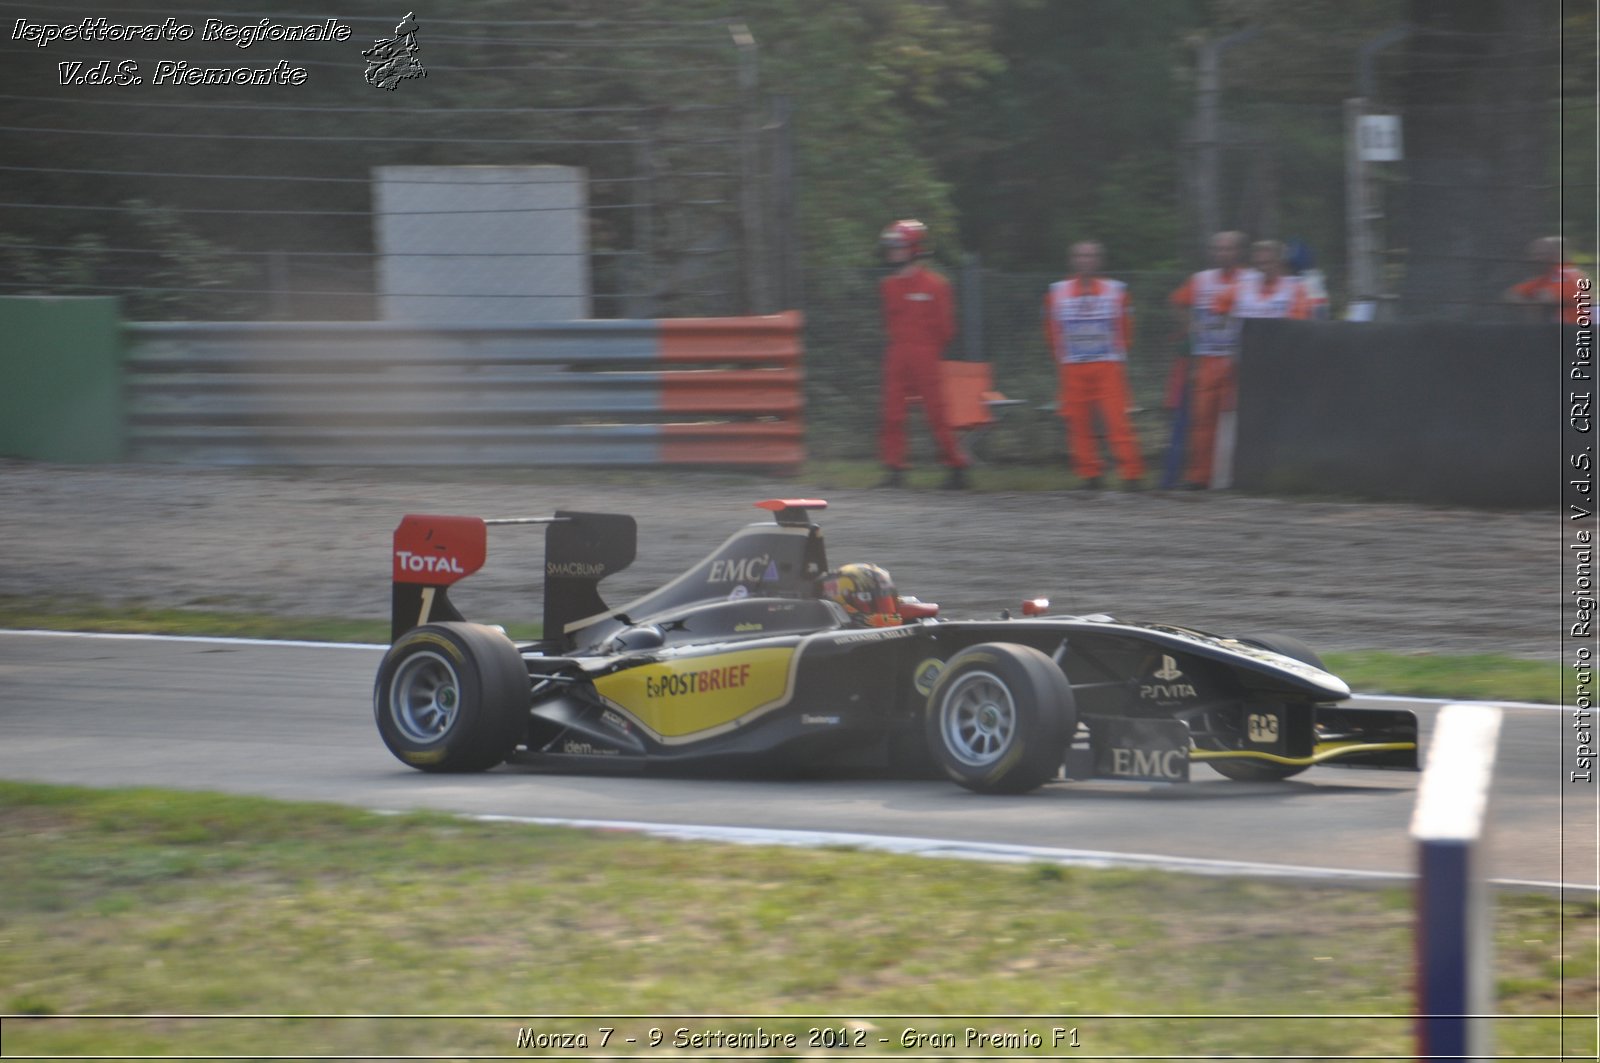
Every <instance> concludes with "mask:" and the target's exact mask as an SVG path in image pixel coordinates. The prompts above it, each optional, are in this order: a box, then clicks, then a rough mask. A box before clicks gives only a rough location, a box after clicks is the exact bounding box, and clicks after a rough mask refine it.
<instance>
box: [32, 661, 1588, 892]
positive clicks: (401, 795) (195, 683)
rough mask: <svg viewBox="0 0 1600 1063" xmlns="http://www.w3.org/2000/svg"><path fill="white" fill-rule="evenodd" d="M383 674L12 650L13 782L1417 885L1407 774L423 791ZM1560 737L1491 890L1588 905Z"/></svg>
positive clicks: (1513, 757) (1428, 721) (649, 780)
mask: <svg viewBox="0 0 1600 1063" xmlns="http://www.w3.org/2000/svg"><path fill="white" fill-rule="evenodd" d="M380 656H381V650H380V649H377V648H373V647H370V646H326V645H315V644H303V643H278V644H271V643H261V642H248V641H229V640H197V639H161V638H149V637H137V636H133V637H121V638H119V637H92V636H78V635H69V634H47V633H20V632H0V690H3V691H4V694H3V695H0V777H3V778H6V779H12V780H28V781H38V782H52V783H62V784H75V785H88V786H160V787H171V788H178V789H186V790H210V791H223V792H229V793H239V794H253V795H259V796H265V797H273V798H284V799H295V800H312V801H331V802H337V803H342V804H349V805H356V806H361V807H367V808H375V809H390V810H402V809H435V810H442V811H450V812H459V813H466V814H475V815H486V816H507V817H514V818H528V819H560V820H584V821H607V822H625V823H629V824H672V825H695V826H702V827H708V828H719V829H713V830H709V831H702V832H701V833H702V834H703V835H705V836H722V837H728V838H730V839H732V840H752V839H754V840H762V839H768V840H770V839H771V838H772V837H773V835H772V834H770V833H769V832H772V831H796V832H843V833H846V834H850V835H861V836H872V837H873V838H894V839H900V840H901V841H900V842H896V843H887V842H886V843H885V847H890V848H893V847H896V846H897V845H899V846H902V847H903V846H904V845H905V844H906V842H905V840H911V841H910V843H909V844H910V845H911V846H912V847H913V848H916V847H917V846H919V845H920V846H921V847H922V849H923V851H930V850H931V851H940V850H948V851H954V852H957V853H959V850H960V849H961V848H962V847H963V846H967V847H972V848H974V849H984V850H987V851H988V853H989V855H991V856H994V855H997V854H998V855H1001V856H1004V854H1006V853H1008V852H1009V853H1011V854H1012V855H1013V857H1014V858H1019V859H1021V858H1033V857H1039V856H1046V857H1048V856H1050V855H1051V854H1060V855H1064V854H1061V852H1060V851H1066V850H1071V851H1074V852H1078V853H1080V854H1082V853H1088V854H1114V859H1116V860H1117V861H1118V862H1124V863H1134V864H1139V863H1156V864H1158V865H1160V864H1161V863H1162V861H1160V860H1157V859H1155V858H1157V857H1169V858H1177V863H1178V864H1179V866H1181V865H1183V864H1184V863H1188V864H1189V866H1190V868H1191V869H1205V868H1206V867H1208V866H1209V867H1213V868H1216V869H1222V870H1227V869H1230V868H1236V869H1249V868H1250V866H1251V865H1267V867H1266V868H1263V867H1259V866H1256V867H1255V868H1254V869H1255V870H1257V871H1260V870H1268V869H1270V868H1286V869H1287V868H1295V869H1308V868H1309V869H1324V870H1331V871H1339V872H1349V873H1353V874H1354V875H1355V876H1357V877H1359V876H1373V877H1388V876H1392V875H1406V874H1409V873H1410V872H1411V870H1412V847H1411V843H1410V840H1409V838H1408V835H1407V827H1408V825H1409V821H1410V816H1411V811H1412V805H1413V799H1414V796H1415V791H1416V784H1417V779H1418V776H1416V775H1415V774H1412V773H1401V772H1371V771H1354V770H1340V769H1335V768H1329V767H1322V768H1313V769H1312V770H1311V771H1310V772H1308V773H1306V774H1305V775H1303V776H1301V777H1299V778H1297V779H1293V780H1289V781H1286V782H1281V783H1271V784H1242V783H1236V782H1230V781H1227V780H1223V779H1222V778H1220V777H1219V776H1217V775H1215V774H1214V773H1213V772H1211V771H1210V770H1209V769H1207V768H1205V767H1203V766H1199V765H1197V766H1196V767H1195V769H1194V774H1195V781H1194V782H1192V783H1191V784H1189V785H1188V786H1145V785H1138V784H1127V783H1108V782H1080V783H1070V784H1060V785H1052V786H1049V787H1046V788H1045V789H1043V790H1041V791H1039V792H1037V793H1034V794H1030V795H1027V796H1024V797H1014V798H996V797H983V796H978V795H975V794H971V793H968V792H966V791H964V790H961V789H959V788H958V787H955V786H953V785H951V784H948V783H944V782H940V781H922V780H899V779H894V780H863V779H821V780H817V779H806V780H794V779H730V778H693V779H685V778H659V777H651V776H639V775H571V774H553V773H549V772H542V771H538V770H534V769H529V768H519V767H507V768H501V769H499V770H496V771H493V772H489V773H486V774H483V775H474V776H429V775H424V774H421V773H418V772H415V771H412V770H411V769H408V768H406V767H404V766H403V765H401V764H400V763H399V762H397V761H396V760H394V759H393V758H392V757H391V756H390V755H389V753H388V751H387V750H385V749H384V747H383V745H382V744H381V743H380V741H379V739H378V737H377V734H376V731H375V729H374V728H373V725H372V719H371V708H370V706H371V682H372V676H373V673H374V671H375V669H376V667H377V663H378V660H379V657H380ZM1363 700H1364V702H1365V703H1368V704H1373V705H1382V704H1389V703H1388V702H1385V701H1382V700H1381V699H1375V698H1369V699H1363ZM1404 707H1407V708H1411V709H1413V710H1415V711H1417V713H1418V716H1419V717H1420V720H1421V723H1422V728H1423V737H1424V741H1426V740H1427V738H1428V736H1429V735H1430V734H1431V729H1432V724H1433V720H1434V717H1435V715H1436V713H1437V708H1438V706H1437V704H1436V703H1431V702H1415V701H1408V702H1405V703H1404ZM1567 719H1568V713H1567V712H1565V711H1562V710H1560V709H1558V708H1555V707H1543V706H1508V707H1507V708H1506V710H1505V717H1504V725H1503V728H1502V735H1501V745H1500V755H1499V760H1498V763H1497V766H1496V775H1495V787H1494V793H1493V796H1492V799H1491V803H1490V816H1491V822H1492V824H1493V829H1492V833H1491V840H1490V845H1489V852H1488V859H1487V870H1488V873H1489V875H1490V876H1491V877H1492V878H1494V879H1496V880H1501V881H1506V882H1517V883H1529V882H1533V883H1546V884H1552V883H1562V884H1567V885H1576V886H1583V887H1586V888H1594V887H1595V884H1596V882H1597V874H1596V872H1597V860H1596V841H1595V839H1596V830H1597V824H1596V799H1595V789H1594V788H1593V787H1589V786H1573V785H1571V784H1570V783H1568V782H1567V781H1566V770H1567V768H1568V766H1569V764H1570V760H1571V756H1572V740H1571V737H1570V728H1568V726H1567ZM745 828H749V829H753V830H745ZM679 833H683V832H679ZM689 833H693V832H689ZM797 837H799V838H801V839H804V838H815V834H814V833H807V834H802V835H797ZM863 840H865V839H863ZM1211 861H1220V862H1222V863H1220V864H1208V863H1206V862H1211Z"/></svg>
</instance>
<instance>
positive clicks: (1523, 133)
mask: <svg viewBox="0 0 1600 1063" xmlns="http://www.w3.org/2000/svg"><path fill="white" fill-rule="evenodd" d="M1557 15H1558V8H1557V7H1556V5H1554V4H1551V3H1529V2H1528V0H1411V5H1410V16H1411V21H1412V24H1413V33H1412V36H1411V38H1410V41H1409V54H1408V56H1407V71H1406V75H1405V81H1404V106H1405V118H1406V158H1407V161H1406V173H1407V186H1406V211H1405V223H1406V226H1405V228H1406V234H1407V245H1406V257H1405V267H1406V268H1405V280H1404V284H1403V286H1402V290H1401V298H1402V303H1403V306H1404V308H1405V310H1406V311H1407V313H1408V314H1409V315H1411V316H1432V315H1438V316H1449V317H1452V318H1457V319H1464V318H1470V317H1485V316H1492V315H1494V314H1495V313H1496V311H1495V310H1494V309H1493V308H1494V304H1495V303H1496V301H1497V297H1498V293H1499V292H1500V291H1501V290H1502V289H1503V288H1504V287H1505V286H1506V284H1507V283H1509V282H1510V281H1512V280H1514V279H1515V278H1516V277H1517V276H1518V275H1519V274H1520V273H1522V272H1525V270H1526V263H1525V255H1524V252H1523V249H1524V247H1525V246H1526V245H1527V243H1528V241H1529V240H1530V239H1531V238H1533V237H1536V236H1540V235H1545V234H1549V233H1554V232H1556V231H1558V229H1559V224H1560V219H1559V218H1558V216H1557V213H1556V204H1557V196H1556V194H1555V189H1554V187H1553V182H1552V180H1551V169H1552V167H1551V165H1550V161H1551V159H1552V158H1553V157H1554V154H1555V151H1554V142H1553V138H1554V134H1555V132H1556V127H1555V121H1554V116H1555V115H1556V113H1557V107H1558V105H1559V96H1560V92H1561V85H1560V81H1559V79H1558V77H1557V76H1556V70H1557V69H1558V64H1557V56H1558V52H1557V47H1558V44H1559V39H1560V38H1559V35H1558V23H1557V21H1556V18H1557Z"/></svg>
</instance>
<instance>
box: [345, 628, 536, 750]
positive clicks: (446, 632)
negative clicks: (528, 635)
mask: <svg viewBox="0 0 1600 1063" xmlns="http://www.w3.org/2000/svg"><path fill="white" fill-rule="evenodd" d="M528 691H529V686H528V669H527V665H525V664H524V663H523V660H522V655H521V654H520V653H518V652H517V647H516V646H515V645H514V644H513V643H512V642H511V640H510V639H508V638H506V636H505V634H504V633H503V632H501V631H499V630H498V629H496V628H492V627H486V626H484V625H482V624H464V623H455V622H451V623H438V624H424V625H423V626H422V627H417V628H413V629H411V630H410V631H408V632H406V633H405V634H404V635H401V636H400V638H399V639H398V640H396V641H395V644H394V645H393V646H391V647H390V648H389V652H388V653H386V654H385V655H384V658H383V663H382V664H381V665H380V666H379V667H378V678H377V681H376V683H375V684H374V685H373V694H372V699H373V713H374V715H375V716H376V718H377V722H378V733H379V734H380V735H382V736H383V743H384V745H386V746H388V747H389V752H391V753H393V754H394V755H395V756H396V757H398V758H399V759H400V760H401V761H402V762H404V763H406V764H409V765H410V766H411V767H413V768H416V769H418V770H420V771H432V772H466V771H487V770H488V769H490V768H492V767H494V766H495V765H496V764H499V763H501V762H502V761H504V760H505V759H506V758H507V757H508V756H510V755H511V752H512V750H514V749H515V748H516V746H517V742H518V741H519V740H520V739H521V737H522V734H523V731H524V729H525V728H526V726H527V721H528V704H529V697H528Z"/></svg>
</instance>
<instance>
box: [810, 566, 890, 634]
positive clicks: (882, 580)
mask: <svg viewBox="0 0 1600 1063" xmlns="http://www.w3.org/2000/svg"><path fill="white" fill-rule="evenodd" d="M822 596H823V597H824V598H826V599H827V600H828V601H830V602H836V603H838V604H839V605H840V606H842V607H843V608H844V611H845V612H846V613H849V614H850V619H851V620H852V621H854V622H855V623H857V624H864V625H866V626H867V627H893V626H895V625H897V624H899V623H901V620H900V612H899V609H900V606H899V597H898V596H897V595H896V594H895V591H894V580H893V579H892V578H891V577H890V576H889V570H888V569H885V568H882V567H880V566H878V565H866V564H860V563H856V564H849V565H840V566H839V567H838V568H836V569H834V570H833V571H832V572H829V573H828V574H827V575H825V576H823V577H822Z"/></svg>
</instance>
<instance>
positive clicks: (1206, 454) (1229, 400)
mask: <svg viewBox="0 0 1600 1063" xmlns="http://www.w3.org/2000/svg"><path fill="white" fill-rule="evenodd" d="M1190 360H1191V361H1192V362H1193V363H1194V365H1193V366H1192V367H1191V368H1192V372H1193V376H1191V377H1190V378H1189V439H1188V441H1187V444H1186V446H1187V449H1188V453H1187V454H1186V455H1185V456H1186V457H1187V458H1188V460H1187V461H1186V462H1185V463H1184V470H1183V479H1184V482H1185V483H1191V484H1205V485H1206V486H1207V487H1209V486H1211V463H1212V458H1213V455H1214V454H1215V452H1216V448H1217V418H1218V417H1220V416H1221V415H1222V412H1223V411H1224V410H1231V409H1233V404H1234V398H1235V389H1236V388H1237V386H1238V383H1237V378H1236V375H1235V372H1234V364H1233V359H1232V358H1231V357H1227V356H1223V355H1217V356H1211V357H1197V356H1191V359H1190Z"/></svg>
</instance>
